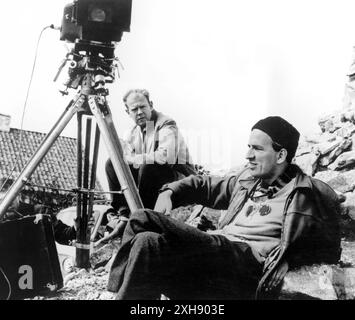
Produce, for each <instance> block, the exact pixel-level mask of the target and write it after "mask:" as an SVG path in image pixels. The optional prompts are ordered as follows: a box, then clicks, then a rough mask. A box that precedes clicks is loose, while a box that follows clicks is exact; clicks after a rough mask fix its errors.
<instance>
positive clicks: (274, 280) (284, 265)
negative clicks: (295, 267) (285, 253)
mask: <svg viewBox="0 0 355 320" xmlns="http://www.w3.org/2000/svg"><path fill="white" fill-rule="evenodd" d="M288 267H289V266H288V262H287V261H282V262H281V263H280V265H279V266H278V268H277V269H276V271H275V273H274V274H273V275H272V276H271V277H270V279H269V280H268V281H267V283H266V284H265V291H271V290H273V289H275V288H276V287H277V286H278V285H279V284H280V282H281V281H282V279H283V278H284V277H285V275H286V273H287V271H288Z"/></svg>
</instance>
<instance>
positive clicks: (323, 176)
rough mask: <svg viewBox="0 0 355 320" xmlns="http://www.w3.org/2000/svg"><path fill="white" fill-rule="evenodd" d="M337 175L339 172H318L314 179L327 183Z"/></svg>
mask: <svg viewBox="0 0 355 320" xmlns="http://www.w3.org/2000/svg"><path fill="white" fill-rule="evenodd" d="M338 175H339V172H336V171H332V170H326V171H318V172H317V173H316V174H315V175H314V177H315V178H317V179H319V180H322V181H324V182H325V183H328V182H329V181H330V180H332V179H334V178H336V177H337V176H338Z"/></svg>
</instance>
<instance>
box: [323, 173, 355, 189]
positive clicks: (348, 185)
mask: <svg viewBox="0 0 355 320" xmlns="http://www.w3.org/2000/svg"><path fill="white" fill-rule="evenodd" d="M323 181H324V180H323ZM325 182H326V183H328V184H329V185H330V186H331V187H332V188H333V189H335V190H337V191H339V192H342V193H346V192H351V191H353V190H354V189H355V170H351V171H347V172H342V173H339V174H338V175H337V176H335V177H334V178H332V179H330V180H329V181H325Z"/></svg>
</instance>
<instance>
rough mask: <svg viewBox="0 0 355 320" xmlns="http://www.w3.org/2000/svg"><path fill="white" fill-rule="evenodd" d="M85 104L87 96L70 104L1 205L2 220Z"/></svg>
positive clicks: (77, 98)
mask: <svg viewBox="0 0 355 320" xmlns="http://www.w3.org/2000/svg"><path fill="white" fill-rule="evenodd" d="M84 102H85V96H81V95H77V96H76V97H75V99H73V100H72V101H71V102H70V103H69V105H68V106H67V108H66V110H65V111H64V113H63V114H62V115H61V117H60V118H59V119H58V121H57V122H56V124H55V125H54V127H53V128H52V129H51V131H50V132H49V133H48V134H47V136H46V138H45V139H44V140H43V142H42V143H41V145H40V146H39V148H38V149H37V151H36V153H35V154H34V155H33V156H32V157H31V159H30V160H29V162H28V163H27V165H26V167H25V168H24V169H23V170H22V172H21V173H20V175H19V177H18V178H17V179H16V181H15V182H14V183H13V184H12V186H11V188H10V189H9V190H8V192H7V193H6V195H5V197H4V199H3V200H2V202H1V203H0V220H1V219H2V217H3V215H4V214H5V213H6V210H7V209H8V208H9V206H10V205H11V203H12V202H13V201H14V199H15V198H16V196H17V195H18V194H19V192H20V191H21V189H22V188H23V186H24V185H25V184H26V182H27V181H28V180H29V178H30V176H31V174H32V173H33V172H34V171H35V170H36V168H37V167H38V165H39V164H40V162H41V161H42V159H43V158H44V156H45V155H46V154H47V152H48V151H49V149H50V148H51V146H52V145H53V143H54V142H55V140H56V139H57V138H58V136H59V135H60V134H61V132H62V131H63V129H64V128H65V127H66V125H67V124H68V122H69V121H70V119H71V118H72V117H73V116H74V114H75V113H76V112H77V111H78V110H79V108H81V106H82V105H83V103H84Z"/></svg>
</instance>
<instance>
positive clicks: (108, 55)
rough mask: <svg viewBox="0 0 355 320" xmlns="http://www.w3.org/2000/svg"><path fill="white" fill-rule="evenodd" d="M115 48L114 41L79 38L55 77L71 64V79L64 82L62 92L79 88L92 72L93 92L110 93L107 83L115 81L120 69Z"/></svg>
mask: <svg viewBox="0 0 355 320" xmlns="http://www.w3.org/2000/svg"><path fill="white" fill-rule="evenodd" d="M115 48H116V46H115V44H114V43H111V44H107V43H100V42H94V41H85V40H77V41H76V43H75V44H74V47H73V49H72V50H71V51H70V52H69V53H68V54H67V55H66V58H65V59H64V60H63V62H62V64H61V65H60V67H59V69H58V72H57V74H56V76H55V78H54V81H56V80H57V79H58V76H59V74H60V73H61V71H62V69H63V68H64V66H66V65H67V64H69V70H68V75H69V79H68V80H67V81H66V82H65V83H64V89H62V90H60V92H61V93H62V94H63V95H67V94H68V89H69V88H72V89H77V88H78V87H79V86H81V85H82V83H83V80H84V78H85V76H87V75H88V74H90V75H92V79H93V82H94V83H92V84H90V86H89V87H90V88H91V89H92V90H93V92H92V93H93V94H97V95H103V96H106V95H108V89H107V88H105V84H106V83H113V82H114V81H115V75H116V70H118V58H116V57H115V54H114V51H115Z"/></svg>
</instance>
